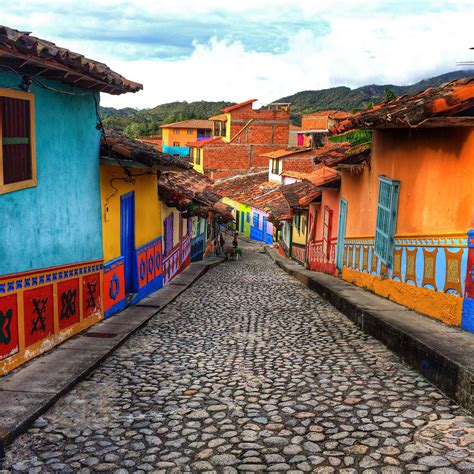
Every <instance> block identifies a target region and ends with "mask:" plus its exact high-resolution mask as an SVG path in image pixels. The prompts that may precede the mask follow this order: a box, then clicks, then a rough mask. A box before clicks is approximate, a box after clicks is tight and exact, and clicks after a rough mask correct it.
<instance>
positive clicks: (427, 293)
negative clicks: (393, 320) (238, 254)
mask: <svg viewBox="0 0 474 474" xmlns="http://www.w3.org/2000/svg"><path fill="white" fill-rule="evenodd" d="M342 278H343V279H344V280H346V281H349V282H350V283H354V284H356V285H357V286H361V287H363V288H367V289H368V290H370V291H372V292H374V293H376V294H378V295H381V296H383V297H385V298H389V299H391V300H393V301H395V302H397V303H399V304H402V305H403V306H406V307H407V308H410V309H413V310H415V311H418V312H419V313H423V314H426V315H428V316H431V317H432V318H435V319H439V320H440V321H443V323H446V324H450V325H453V326H460V324H461V318H462V306H463V298H460V297H459V296H456V295H449V294H446V293H442V292H440V291H433V290H429V289H427V288H418V287H416V286H413V285H408V284H406V283H402V282H399V281H395V280H391V279H383V278H380V277H379V276H376V275H371V274H369V273H363V272H359V271H357V270H352V269H350V268H347V267H344V268H343V269H342Z"/></svg>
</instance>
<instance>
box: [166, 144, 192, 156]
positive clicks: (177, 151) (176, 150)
mask: <svg viewBox="0 0 474 474" xmlns="http://www.w3.org/2000/svg"><path fill="white" fill-rule="evenodd" d="M163 153H169V154H170V155H179V156H189V147H188V146H172V145H163Z"/></svg>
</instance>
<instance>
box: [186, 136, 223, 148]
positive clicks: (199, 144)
mask: <svg viewBox="0 0 474 474" xmlns="http://www.w3.org/2000/svg"><path fill="white" fill-rule="evenodd" d="M219 143H224V140H222V138H221V137H214V138H209V139H208V140H198V141H196V142H187V143H186V146H192V147H195V148H202V147H203V146H205V145H210V144H215V145H217V144H219Z"/></svg>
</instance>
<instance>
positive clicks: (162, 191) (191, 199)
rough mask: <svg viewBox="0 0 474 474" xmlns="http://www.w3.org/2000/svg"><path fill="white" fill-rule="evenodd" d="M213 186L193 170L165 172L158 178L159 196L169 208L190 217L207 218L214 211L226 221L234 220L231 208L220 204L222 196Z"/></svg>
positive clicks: (206, 178)
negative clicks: (187, 214) (186, 213)
mask: <svg viewBox="0 0 474 474" xmlns="http://www.w3.org/2000/svg"><path fill="white" fill-rule="evenodd" d="M211 184H212V180H211V179H209V178H208V177H207V176H204V175H203V174H201V173H198V172H197V171H194V170H192V169H188V170H179V171H163V172H161V173H160V174H159V177H158V194H159V196H160V199H161V200H162V201H163V202H164V203H166V205H167V206H169V207H176V208H177V209H179V210H180V211H187V212H188V213H189V214H190V215H201V216H205V215H207V212H208V211H213V212H215V213H217V214H219V215H220V216H221V217H222V218H223V219H224V220H232V213H231V208H230V207H229V206H227V205H226V204H223V203H221V202H219V200H220V198H221V196H219V195H218V194H217V193H215V192H214V191H213V189H212V188H211Z"/></svg>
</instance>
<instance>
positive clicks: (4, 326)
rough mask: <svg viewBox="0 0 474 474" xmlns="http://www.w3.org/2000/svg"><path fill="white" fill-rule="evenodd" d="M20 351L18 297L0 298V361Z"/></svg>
mask: <svg viewBox="0 0 474 474" xmlns="http://www.w3.org/2000/svg"><path fill="white" fill-rule="evenodd" d="M18 350H19V345H18V308H17V295H16V294H15V295H10V296H3V297H0V360H2V359H5V358H7V357H11V356H12V355H14V354H16V353H17V352H18Z"/></svg>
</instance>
